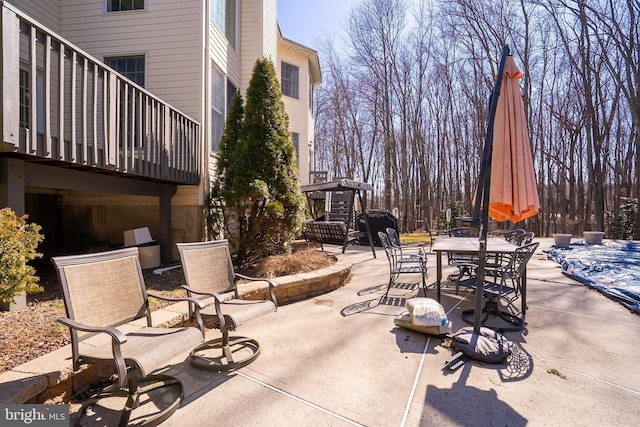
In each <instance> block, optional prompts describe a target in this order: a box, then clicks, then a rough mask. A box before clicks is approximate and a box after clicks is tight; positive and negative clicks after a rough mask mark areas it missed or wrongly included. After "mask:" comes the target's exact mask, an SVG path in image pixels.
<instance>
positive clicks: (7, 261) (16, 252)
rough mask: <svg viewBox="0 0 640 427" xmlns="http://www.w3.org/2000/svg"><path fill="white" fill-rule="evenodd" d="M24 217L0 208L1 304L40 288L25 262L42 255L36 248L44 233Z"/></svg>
mask: <svg viewBox="0 0 640 427" xmlns="http://www.w3.org/2000/svg"><path fill="white" fill-rule="evenodd" d="M27 218H28V217H27V215H23V216H21V217H19V216H17V215H16V214H15V212H13V211H12V210H11V209H10V208H3V209H0V302H2V303H5V304H6V303H11V302H13V298H14V297H15V296H17V295H20V294H22V293H24V292H26V293H34V292H40V291H42V288H41V287H40V286H38V280H39V278H38V277H37V276H35V275H34V273H35V269H34V268H33V267H32V266H30V265H28V262H29V261H31V260H33V259H35V258H38V257H41V256H42V254H41V253H38V252H36V249H37V247H38V244H39V243H40V242H42V240H43V239H44V236H43V235H41V234H40V229H41V227H40V226H39V225H37V224H35V223H27Z"/></svg>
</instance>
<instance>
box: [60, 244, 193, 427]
mask: <svg viewBox="0 0 640 427" xmlns="http://www.w3.org/2000/svg"><path fill="white" fill-rule="evenodd" d="M52 262H53V264H54V265H55V267H56V270H57V273H58V278H59V279H60V285H61V287H62V291H63V294H64V305H65V309H66V313H67V317H65V318H61V319H58V322H60V323H62V324H63V325H65V326H67V327H68V328H69V331H70V332H71V351H72V361H73V368H74V370H78V369H79V368H80V366H81V365H82V364H91V365H95V366H98V367H102V368H103V371H102V372H107V373H109V374H110V373H111V372H115V373H116V374H117V378H116V380H115V381H114V383H113V384H112V385H110V386H108V387H106V388H105V389H103V390H102V391H100V392H98V393H97V394H95V395H93V396H92V397H91V398H90V399H89V400H88V401H86V402H85V403H84V404H83V405H82V407H81V408H80V411H79V413H78V417H77V419H76V424H77V425H79V424H80V419H81V418H82V417H83V416H85V415H86V411H87V409H88V408H89V407H93V408H94V412H95V413H102V412H105V414H108V413H111V412H112V409H109V408H107V407H105V408H104V409H103V410H102V411H100V410H97V408H96V407H97V406H100V405H98V402H99V401H101V400H102V399H106V398H112V397H122V398H126V403H125V405H124V408H123V409H122V413H121V415H120V420H119V424H118V425H120V426H125V425H127V424H128V423H129V421H130V420H131V418H132V417H134V418H135V424H136V425H145V426H154V425H157V424H159V423H161V422H163V421H164V420H166V419H167V418H169V416H170V415H171V414H172V413H173V412H175V410H176V409H178V408H179V407H180V403H181V401H182V397H183V388H182V384H181V383H180V381H179V380H178V379H176V378H174V377H171V376H168V375H164V374H163V375H153V374H152V373H153V372H154V371H157V370H158V369H160V368H164V367H166V366H167V365H168V363H169V362H170V360H171V359H173V358H175V357H176V356H179V355H180V354H182V353H183V352H184V353H185V355H186V354H187V353H188V351H189V350H191V349H192V348H193V347H195V346H196V345H198V344H199V343H201V342H202V341H203V339H204V328H203V325H202V320H201V318H200V314H199V310H200V308H201V307H204V305H203V304H202V303H201V302H199V301H197V300H194V299H188V298H167V297H163V296H161V295H151V294H148V293H147V291H146V288H145V284H144V279H143V276H142V269H141V267H140V261H139V258H138V248H136V247H134V248H126V249H120V250H115V251H109V252H100V253H93V254H87V255H73V256H61V257H54V258H52ZM149 296H153V297H154V298H159V299H165V300H171V301H182V300H189V301H190V303H191V304H192V305H193V306H194V307H195V318H196V320H197V324H198V327H179V328H154V327H153V326H152V322H151V310H150V308H149V298H148V297H149ZM136 319H146V324H147V326H146V327H142V328H139V329H137V330H134V331H132V332H128V333H126V332H125V331H126V330H127V329H129V330H130V329H131V328H130V326H129V325H127V327H126V328H123V326H124V325H125V324H127V323H130V322H132V321H134V320H136ZM105 368H106V370H104V369H105ZM171 391H173V393H174V394H176V395H177V398H175V399H169V398H168V396H169V395H170V392H171ZM142 395H144V396H146V398H145V399H143V398H142V397H141V396H142ZM149 402H156V405H157V406H158V408H157V410H154V411H152V412H151V414H150V415H148V416H144V418H145V419H144V420H143V421H141V420H140V418H139V417H138V416H136V415H135V412H133V411H134V410H135V409H136V408H138V407H139V406H140V405H142V404H147V403H149ZM157 402H161V403H163V404H158V403H157ZM162 406H164V407H162ZM147 407H148V406H147ZM141 410H142V408H141ZM144 412H145V414H146V413H147V412H148V410H145V411H144ZM105 416H106V415H105ZM102 422H104V423H106V424H107V425H115V420H112V421H106V420H105V419H103V420H102Z"/></svg>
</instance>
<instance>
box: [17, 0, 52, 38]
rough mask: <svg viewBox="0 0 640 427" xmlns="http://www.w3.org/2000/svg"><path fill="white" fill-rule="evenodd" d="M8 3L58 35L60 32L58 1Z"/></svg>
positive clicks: (34, 0)
mask: <svg viewBox="0 0 640 427" xmlns="http://www.w3.org/2000/svg"><path fill="white" fill-rule="evenodd" d="M7 3H9V4H12V5H14V6H16V7H17V8H19V9H20V10H21V11H23V12H25V13H27V14H28V15H30V16H32V17H33V18H35V19H36V20H37V21H38V22H40V23H41V24H43V25H45V26H47V27H49V28H50V29H52V30H53V31H55V32H56V33H59V32H60V2H59V1H58V0H7Z"/></svg>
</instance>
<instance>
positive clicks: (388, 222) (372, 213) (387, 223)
mask: <svg viewBox="0 0 640 427" xmlns="http://www.w3.org/2000/svg"><path fill="white" fill-rule="evenodd" d="M367 219H368V220H369V228H370V229H371V237H372V238H373V245H374V246H380V247H381V246H382V243H381V242H380V238H379V237H378V231H382V232H386V230H387V228H393V229H394V230H396V232H397V231H398V218H396V217H395V216H394V215H393V214H392V213H391V212H389V211H385V210H374V209H372V210H368V211H367ZM356 222H357V224H358V231H367V226H366V224H365V222H364V217H363V216H362V214H359V215H358V216H357V217H356ZM358 243H359V244H360V245H366V246H368V245H369V239H368V238H367V236H361V237H359V238H358Z"/></svg>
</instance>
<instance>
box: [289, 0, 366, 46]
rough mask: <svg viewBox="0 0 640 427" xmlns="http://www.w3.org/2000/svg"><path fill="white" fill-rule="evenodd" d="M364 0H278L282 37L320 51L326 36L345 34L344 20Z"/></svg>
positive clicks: (337, 37)
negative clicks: (321, 42) (321, 43)
mask: <svg viewBox="0 0 640 427" xmlns="http://www.w3.org/2000/svg"><path fill="white" fill-rule="evenodd" d="M360 1H361V0H277V2H278V23H279V24H280V31H282V36H283V37H284V38H287V39H289V40H293V41H295V42H297V43H300V44H303V45H305V46H307V47H310V48H311V49H315V50H318V49H319V48H320V41H321V40H323V39H324V38H325V35H334V34H335V35H336V39H339V38H340V36H339V35H338V33H344V30H343V28H344V26H345V22H346V20H347V18H348V16H349V14H350V13H351V9H352V7H353V6H354V5H356V4H358V3H359V2H360Z"/></svg>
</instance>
